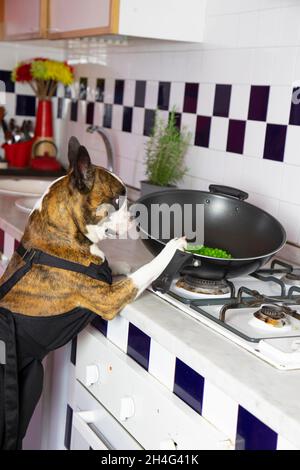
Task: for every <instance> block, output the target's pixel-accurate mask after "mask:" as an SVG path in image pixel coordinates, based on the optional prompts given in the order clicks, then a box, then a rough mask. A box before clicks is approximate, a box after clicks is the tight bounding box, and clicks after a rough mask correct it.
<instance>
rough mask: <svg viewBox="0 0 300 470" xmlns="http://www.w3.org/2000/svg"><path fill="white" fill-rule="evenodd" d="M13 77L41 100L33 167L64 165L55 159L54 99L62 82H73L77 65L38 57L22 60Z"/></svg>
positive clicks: (54, 167)
mask: <svg viewBox="0 0 300 470" xmlns="http://www.w3.org/2000/svg"><path fill="white" fill-rule="evenodd" d="M12 80H13V81H14V82H19V83H24V84H25V83H28V85H29V86H30V87H31V88H32V90H33V91H34V93H35V95H36V96H37V98H38V100H39V102H38V109H37V115H36V126H35V136H34V143H33V147H32V157H33V159H32V161H31V166H32V167H33V168H36V169H43V170H59V169H60V164H59V163H58V161H57V160H56V158H53V156H54V157H56V153H57V148H56V145H55V143H54V138H53V118H52V101H51V98H52V97H53V96H54V95H55V92H56V89H57V86H58V84H59V83H62V84H63V85H64V86H68V85H71V84H72V83H73V81H74V70H73V68H72V67H71V66H70V65H69V64H67V63H66V62H60V61H57V60H50V59H46V58H35V59H31V60H28V61H24V62H21V63H19V64H18V65H17V66H16V67H15V68H14V70H13V71H12ZM53 151H54V154H55V155H53ZM36 157H41V158H36Z"/></svg>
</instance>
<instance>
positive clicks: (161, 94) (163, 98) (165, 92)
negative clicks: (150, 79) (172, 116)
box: [157, 82, 171, 111]
mask: <svg viewBox="0 0 300 470" xmlns="http://www.w3.org/2000/svg"><path fill="white" fill-rule="evenodd" d="M170 89H171V83H170V82H159V86H158V102H157V107H158V109H162V110H165V111H167V110H168V109H169V103H170Z"/></svg>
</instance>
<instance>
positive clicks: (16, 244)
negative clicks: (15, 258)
mask: <svg viewBox="0 0 300 470" xmlns="http://www.w3.org/2000/svg"><path fill="white" fill-rule="evenodd" d="M19 246H20V242H19V240H16V239H15V241H14V250H15V251H16V249H17V248H18V247H19Z"/></svg>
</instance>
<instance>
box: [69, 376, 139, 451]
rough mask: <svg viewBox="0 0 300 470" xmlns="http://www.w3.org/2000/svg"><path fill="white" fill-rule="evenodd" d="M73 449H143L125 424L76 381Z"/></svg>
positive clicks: (72, 436)
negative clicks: (124, 426)
mask: <svg viewBox="0 0 300 470" xmlns="http://www.w3.org/2000/svg"><path fill="white" fill-rule="evenodd" d="M74 398H75V399H74V404H73V419H72V435H71V450H141V449H142V447H141V446H140V445H139V444H138V442H137V441H136V440H135V439H134V438H133V437H132V436H131V435H130V434H129V433H128V432H127V431H126V430H125V429H124V428H123V426H122V425H121V424H120V423H119V422H118V421H117V420H116V419H115V418H114V417H113V416H112V415H111V414H110V413H109V412H108V411H107V410H106V409H105V408H104V407H103V406H102V405H101V404H100V403H99V402H98V401H97V400H96V399H95V398H94V397H93V396H92V395H91V394H90V393H89V392H88V391H87V390H86V389H85V388H84V387H83V386H82V385H81V384H80V383H79V382H77V381H76V385H75V397H74Z"/></svg>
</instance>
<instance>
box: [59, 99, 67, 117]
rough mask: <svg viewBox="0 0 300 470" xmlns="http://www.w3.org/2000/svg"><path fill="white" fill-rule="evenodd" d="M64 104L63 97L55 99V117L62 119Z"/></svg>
mask: <svg viewBox="0 0 300 470" xmlns="http://www.w3.org/2000/svg"><path fill="white" fill-rule="evenodd" d="M64 105H65V100H64V98H58V99H57V119H62V117H63V114H64Z"/></svg>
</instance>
